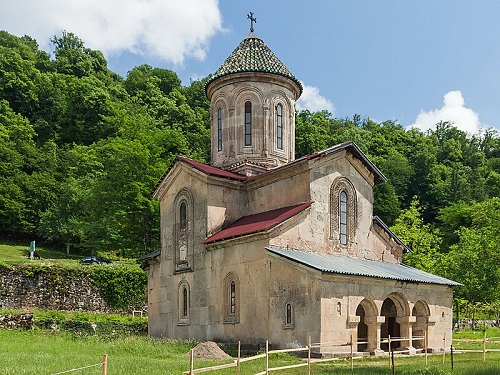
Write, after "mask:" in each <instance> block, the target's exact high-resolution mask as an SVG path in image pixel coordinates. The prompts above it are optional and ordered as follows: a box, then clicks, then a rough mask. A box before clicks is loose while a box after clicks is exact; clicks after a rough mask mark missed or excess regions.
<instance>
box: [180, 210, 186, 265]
mask: <svg viewBox="0 0 500 375" xmlns="http://www.w3.org/2000/svg"><path fill="white" fill-rule="evenodd" d="M187 240H188V238H187V204H186V202H185V201H182V202H181V205H180V206H179V262H180V263H182V262H187V245H188V243H187V242H188V241H187Z"/></svg>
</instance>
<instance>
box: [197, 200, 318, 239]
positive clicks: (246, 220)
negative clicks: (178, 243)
mask: <svg viewBox="0 0 500 375" xmlns="http://www.w3.org/2000/svg"><path fill="white" fill-rule="evenodd" d="M312 203H313V202H306V203H301V204H297V205H295V206H288V207H282V208H278V209H276V210H271V211H265V212H261V213H258V214H254V215H248V216H243V217H242V218H240V219H238V220H236V221H235V222H234V223H232V224H231V225H229V226H228V227H226V228H224V229H222V230H220V231H219V232H217V233H215V234H213V235H211V236H210V237H208V238H207V239H206V240H205V241H203V242H202V243H204V244H208V243H212V242H216V241H221V240H227V239H229V238H233V237H240V236H243V235H245V234H251V233H257V232H261V231H264V230H267V229H270V228H272V227H275V226H276V225H278V224H280V223H282V222H284V221H285V220H287V219H290V218H291V217H292V216H295V215H297V214H298V213H299V212H301V211H303V210H305V209H306V208H307V207H309V206H310V205H311V204H312Z"/></svg>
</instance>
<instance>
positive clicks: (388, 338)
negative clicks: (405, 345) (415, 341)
mask: <svg viewBox="0 0 500 375" xmlns="http://www.w3.org/2000/svg"><path fill="white" fill-rule="evenodd" d="M387 341H389V346H388V349H389V352H388V354H389V367H391V363H392V362H391V335H389V336H387Z"/></svg>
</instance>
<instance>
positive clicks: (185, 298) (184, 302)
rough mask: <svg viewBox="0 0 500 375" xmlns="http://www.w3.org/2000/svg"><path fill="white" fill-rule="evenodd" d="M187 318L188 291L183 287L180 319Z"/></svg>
mask: <svg viewBox="0 0 500 375" xmlns="http://www.w3.org/2000/svg"><path fill="white" fill-rule="evenodd" d="M187 316H188V291H187V288H186V287H184V288H183V289H182V317H184V318H185V317H187Z"/></svg>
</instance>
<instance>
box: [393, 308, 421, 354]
mask: <svg viewBox="0 0 500 375" xmlns="http://www.w3.org/2000/svg"><path fill="white" fill-rule="evenodd" d="M416 321H417V317H416V316H398V317H397V318H396V323H399V329H400V332H401V337H408V341H401V342H400V344H399V346H400V348H401V349H407V350H409V351H410V353H409V354H410V355H414V354H417V351H416V349H415V348H414V347H413V342H412V340H411V339H412V337H413V336H412V334H413V327H412V324H413V323H415V322H416Z"/></svg>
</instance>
